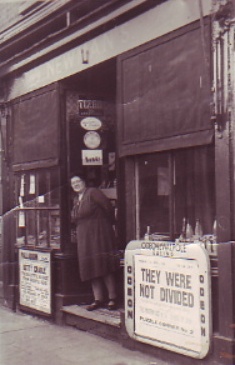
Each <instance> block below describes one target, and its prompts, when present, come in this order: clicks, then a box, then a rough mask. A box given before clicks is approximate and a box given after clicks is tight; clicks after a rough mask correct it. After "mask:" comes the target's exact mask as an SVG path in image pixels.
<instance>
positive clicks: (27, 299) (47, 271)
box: [19, 249, 51, 314]
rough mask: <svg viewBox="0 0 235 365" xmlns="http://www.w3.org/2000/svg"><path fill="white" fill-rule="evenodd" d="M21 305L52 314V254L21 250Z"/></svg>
mask: <svg viewBox="0 0 235 365" xmlns="http://www.w3.org/2000/svg"><path fill="white" fill-rule="evenodd" d="M19 279H20V280H19V291H20V305H22V306H25V307H29V308H32V309H35V310H38V311H40V312H44V313H47V314H51V254H50V252H39V251H30V250H24V249H20V250H19Z"/></svg>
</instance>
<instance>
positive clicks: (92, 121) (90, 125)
mask: <svg viewBox="0 0 235 365" xmlns="http://www.w3.org/2000/svg"><path fill="white" fill-rule="evenodd" d="M80 125H81V127H82V128H83V129H86V130H87V131H96V130H97V129H100V128H101V126H102V122H101V120H100V119H98V118H95V117H86V118H84V119H82V120H81V122H80Z"/></svg>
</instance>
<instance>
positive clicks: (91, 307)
mask: <svg viewBox="0 0 235 365" xmlns="http://www.w3.org/2000/svg"><path fill="white" fill-rule="evenodd" d="M102 306H103V302H101V301H100V300H95V301H94V302H93V303H91V304H90V305H88V306H87V307H86V310H87V311H89V312H91V311H94V310H95V309H98V308H100V307H102Z"/></svg>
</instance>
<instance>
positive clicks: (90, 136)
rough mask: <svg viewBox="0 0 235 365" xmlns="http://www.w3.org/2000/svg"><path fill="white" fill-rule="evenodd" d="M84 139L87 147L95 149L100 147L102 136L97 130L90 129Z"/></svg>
mask: <svg viewBox="0 0 235 365" xmlns="http://www.w3.org/2000/svg"><path fill="white" fill-rule="evenodd" d="M83 141H84V144H85V146H86V147H87V148H91V149H94V148H97V147H99V145H100V142H101V138H100V135H99V134H98V133H97V132H94V131H90V132H87V133H86V134H85V136H84V138H83Z"/></svg>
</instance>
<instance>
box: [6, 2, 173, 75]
mask: <svg viewBox="0 0 235 365" xmlns="http://www.w3.org/2000/svg"><path fill="white" fill-rule="evenodd" d="M85 1H86V0H84V3H85ZM103 1H104V3H103V5H102V4H100V6H98V7H97V6H93V7H92V8H91V9H90V11H89V13H88V14H86V15H84V16H82V17H80V18H79V19H77V20H76V21H74V22H72V23H68V25H67V26H66V27H65V26H63V27H62V28H61V29H60V30H58V31H56V32H54V33H48V35H47V36H45V37H44V38H43V39H42V40H39V41H38V42H34V44H33V45H32V46H30V47H29V48H27V49H23V50H22V51H19V52H18V53H16V52H15V49H16V48H17V46H18V44H19V42H24V43H26V42H27V39H33V37H34V36H35V35H37V34H39V33H40V29H42V30H45V28H46V27H47V28H48V29H50V26H51V25H52V23H53V22H55V21H56V19H59V18H60V19H62V17H63V16H65V17H66V19H67V15H68V13H69V12H70V11H73V10H74V9H73V8H71V7H70V8H69V9H68V7H67V11H66V12H63V13H62V12H57V13H56V14H55V16H54V17H53V19H51V18H50V20H48V21H44V22H43V23H41V24H40V26H39V25H38V23H37V24H34V27H31V28H28V29H27V32H25V33H22V34H21V33H20V35H19V37H15V38H13V39H11V41H10V42H5V44H1V41H0V47H1V49H2V52H3V53H4V52H5V51H6V52H8V50H14V52H13V55H12V56H11V57H8V58H6V59H5V60H3V61H2V62H1V66H0V69H2V70H4V67H6V66H7V67H6V68H8V66H9V65H14V64H18V63H19V62H21V61H22V60H23V59H24V60H26V59H28V58H29V57H31V56H32V55H33V54H39V50H46V49H47V48H48V47H49V46H50V47H51V46H52V45H53V46H54V47H53V50H50V49H48V52H45V54H43V56H41V57H38V58H37V63H41V62H44V61H45V60H46V59H48V57H49V56H50V55H52V53H53V57H54V56H56V55H58V54H59V52H60V53H62V52H64V51H65V48H66V50H68V49H69V48H73V47H74V46H76V45H78V44H81V43H82V38H81V37H79V36H76V37H75V38H74V37H71V40H69V38H68V37H69V36H71V35H73V34H75V32H77V31H78V29H79V30H81V29H85V26H87V25H88V24H92V22H93V20H94V18H95V17H96V18H98V17H99V18H102V13H106V14H107V12H109V11H110V12H111V11H113V10H112V8H114V7H117V6H119V7H120V0H103ZM125 1H126V2H128V1H130V0H125ZM145 1H146V0H145ZM158 1H160V2H161V1H166V0H158ZM84 3H83V4H84ZM92 4H93V3H92ZM147 4H148V1H147ZM150 5H151V4H150ZM150 5H148V8H149V6H150ZM152 6H153V5H152ZM139 11H140V10H139ZM142 11H143V10H142ZM121 18H122V17H119V19H118V18H117V17H116V18H115V23H116V25H118V24H120V23H121V22H124V21H125V20H122V19H121ZM117 19H118V20H117ZM66 21H67V20H66ZM103 26H104V24H103V23H102V24H101V26H100V27H97V28H95V29H94V30H95V32H96V35H97V34H98V32H99V33H102V32H103ZM113 26H114V24H113V19H112V20H111V21H110V22H109V23H108V22H106V24H105V27H106V30H107V29H108V27H109V28H112V27H113ZM93 33H94V32H93ZM93 35H94V34H93ZM90 36H91V34H90ZM85 37H86V39H87V35H86V34H85ZM65 39H68V42H67V43H66V42H65V43H64V42H62V43H63V44H62V45H61V44H59V43H58V42H59V41H61V40H65ZM57 45H58V46H57ZM27 65H28V63H27Z"/></svg>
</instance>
